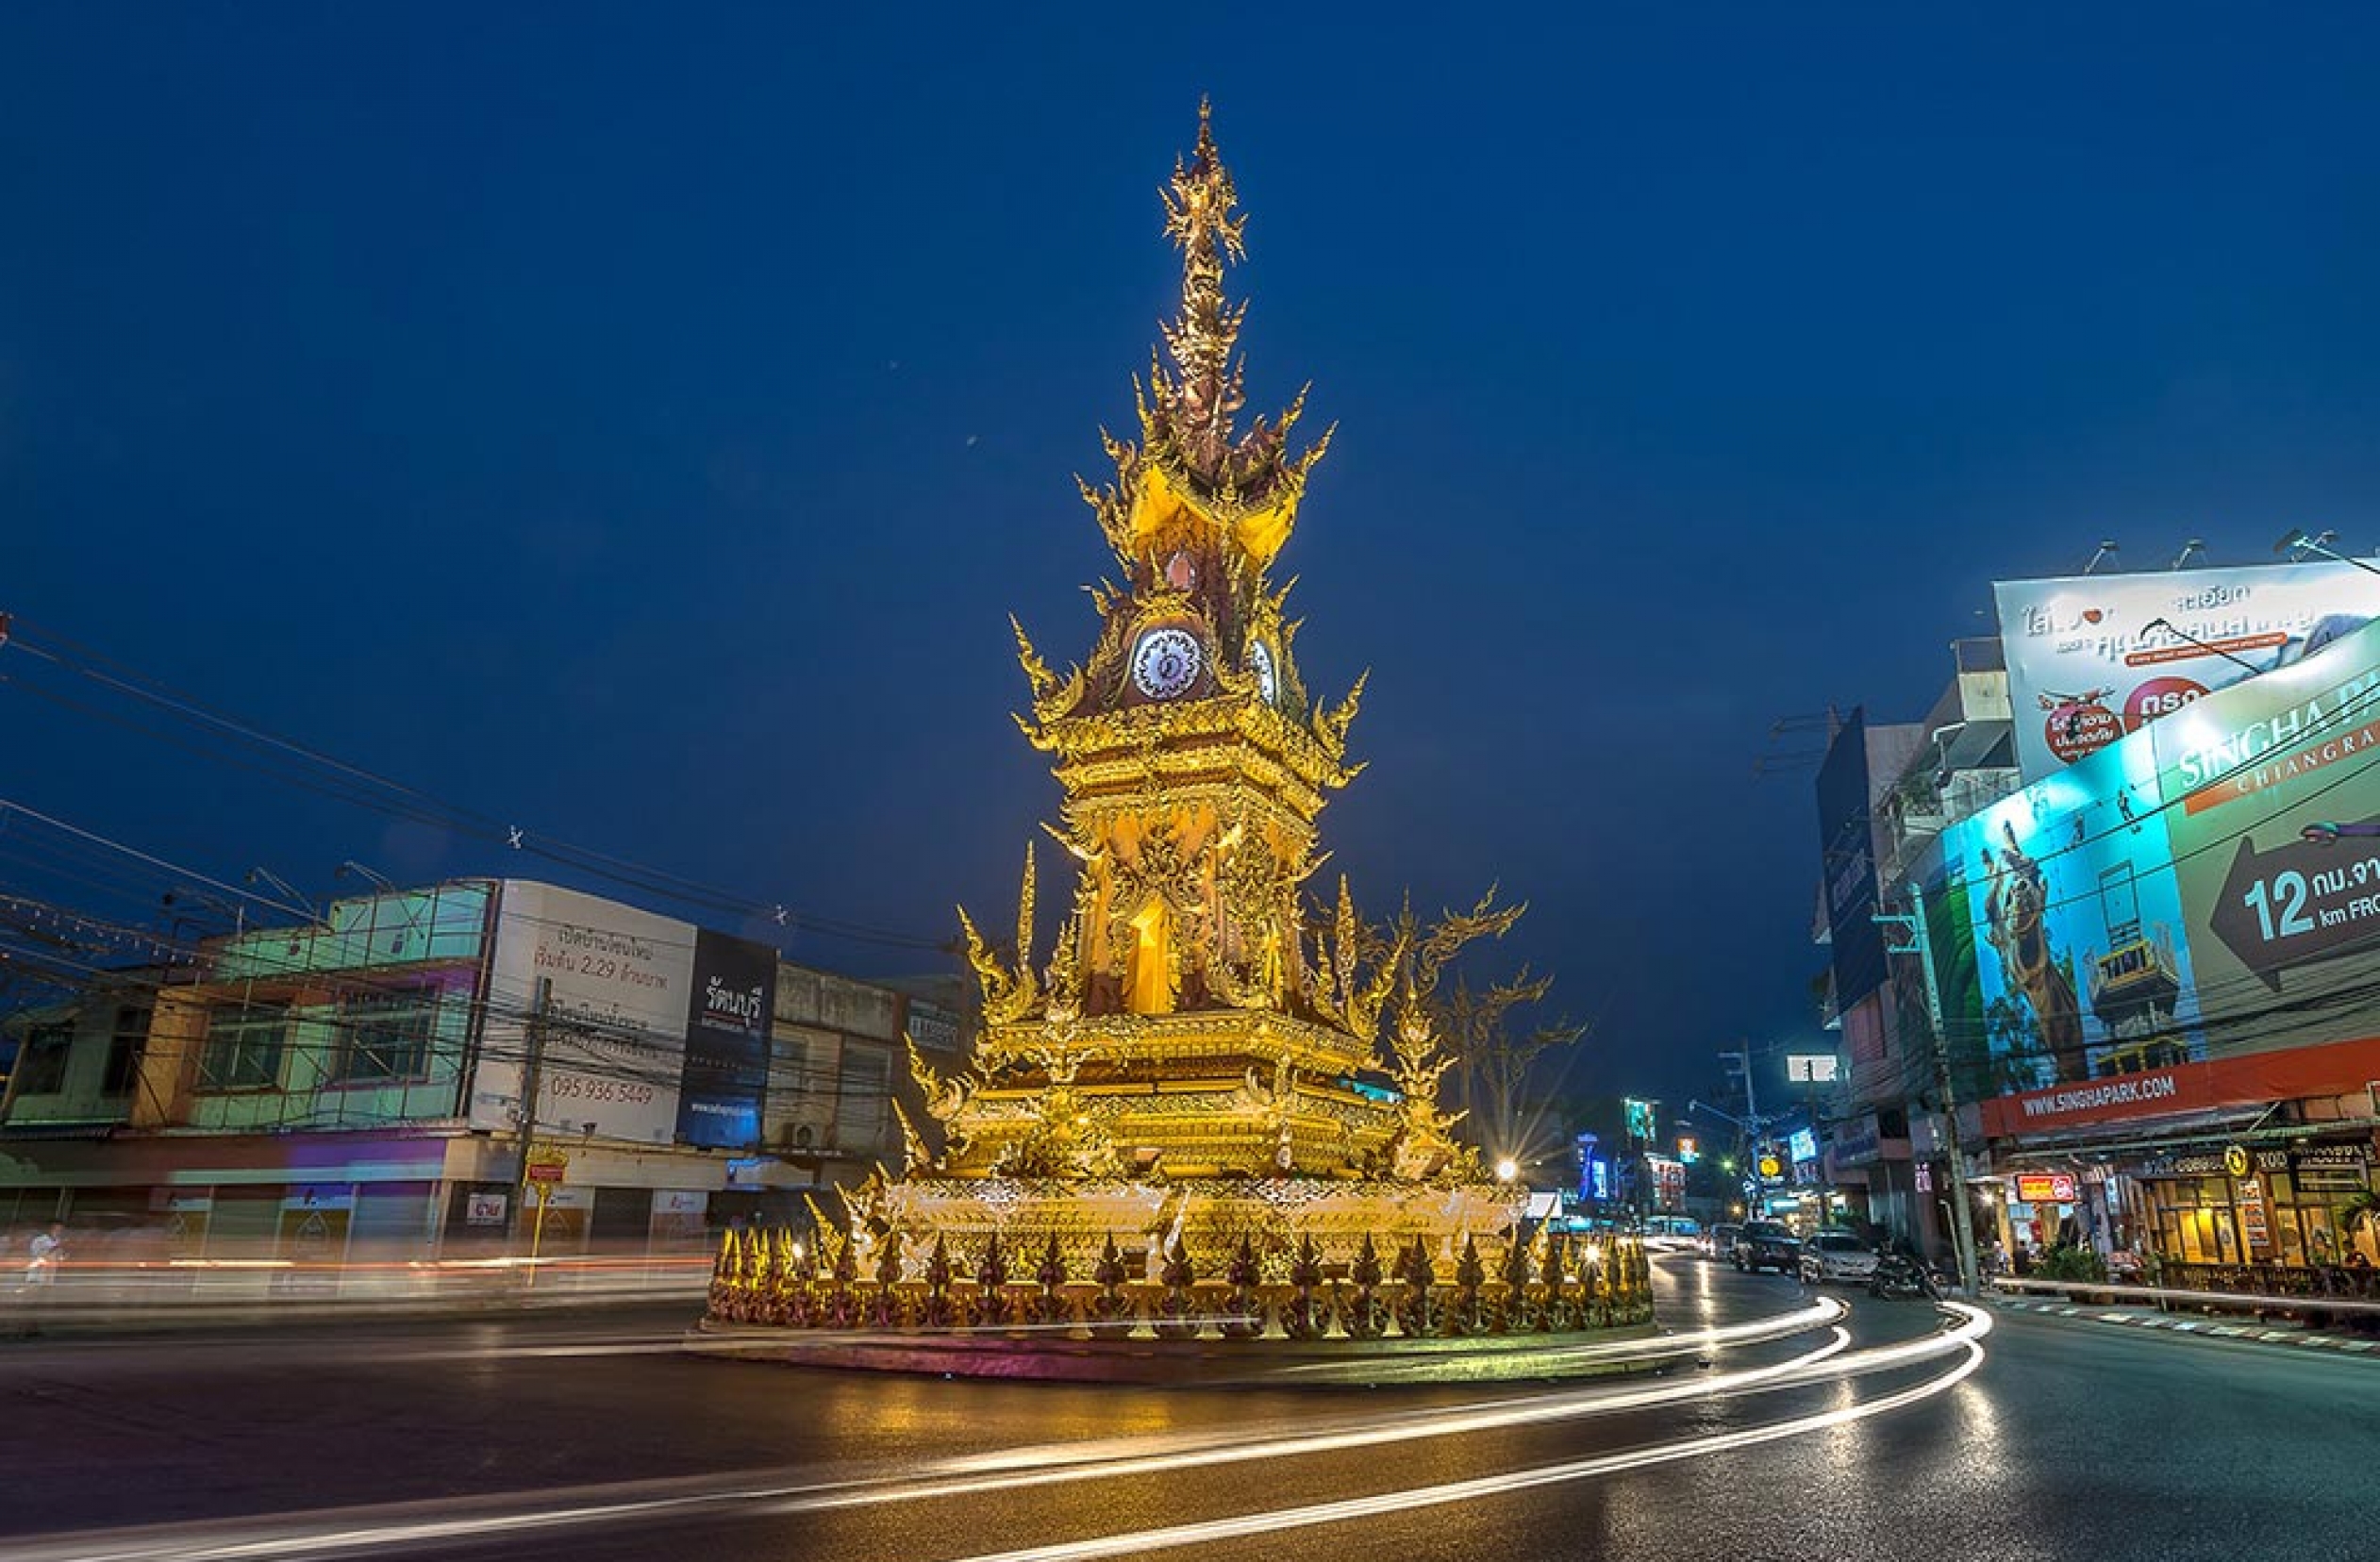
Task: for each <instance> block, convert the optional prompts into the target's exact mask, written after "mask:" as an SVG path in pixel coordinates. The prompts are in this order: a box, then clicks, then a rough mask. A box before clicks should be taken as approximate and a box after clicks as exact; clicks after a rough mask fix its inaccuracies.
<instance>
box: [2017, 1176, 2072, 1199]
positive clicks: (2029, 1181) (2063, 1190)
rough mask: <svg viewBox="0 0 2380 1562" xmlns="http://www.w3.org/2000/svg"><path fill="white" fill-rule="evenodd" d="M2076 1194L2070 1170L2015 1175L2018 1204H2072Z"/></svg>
mask: <svg viewBox="0 0 2380 1562" xmlns="http://www.w3.org/2000/svg"><path fill="white" fill-rule="evenodd" d="M2077 1196H2078V1195H2077V1190H2076V1188H2075V1187H2074V1174H2073V1173H2072V1172H2021V1173H2019V1174H2018V1176H2017V1203H2019V1204H2072V1203H2074V1202H2075V1199H2076V1197H2077Z"/></svg>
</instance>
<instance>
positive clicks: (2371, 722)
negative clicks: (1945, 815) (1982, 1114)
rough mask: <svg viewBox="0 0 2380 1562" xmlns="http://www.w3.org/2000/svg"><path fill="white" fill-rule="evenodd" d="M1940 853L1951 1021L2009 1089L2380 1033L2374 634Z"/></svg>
mask: <svg viewBox="0 0 2380 1562" xmlns="http://www.w3.org/2000/svg"><path fill="white" fill-rule="evenodd" d="M2372 584H2373V585H2374V586H2380V581H2373V582H2372ZM2330 825H2338V826H2339V827H2340V828H2339V830H2338V833H2336V834H2335V835H2334V834H2333V833H2332V832H2331V831H2330V830H2329V829H2327V828H2322V826H2330ZM2367 831H2369V832H2370V833H2369V834H2366V833H2365V832H2367ZM1940 849H1941V853H1942V863H1941V867H1942V879H1941V881H1940V882H1941V885H1942V887H1943V888H1942V893H1944V894H1945V895H1947V896H1950V897H1955V898H1956V900H1957V901H1958V904H1959V907H1960V908H1961V909H1963V910H1964V912H1965V913H1966V915H1965V919H1964V920H1965V921H1966V922H1967V923H1968V924H1969V926H1970V927H1971V928H1972V955H1973V961H1972V977H1970V976H1969V975H1968V973H1967V971H1966V970H1964V969H1962V970H1961V971H1960V972H1959V975H1960V978H1961V979H1960V980H1959V981H1958V983H1957V984H1956V986H1957V987H1959V988H1961V989H1965V990H1963V991H1957V992H1955V993H1954V994H1953V997H1954V1004H1953V1008H1954V1014H1953V1015H1952V1016H1951V1017H1950V1023H1951V1024H1952V1026H1953V1027H1954V1037H1955V1039H1957V1040H1959V1041H1961V1042H1962V1043H1967V1045H1964V1046H1962V1048H1961V1050H1962V1052H1964V1053H1965V1054H1966V1055H1968V1056H1970V1057H1972V1056H1973V1055H1974V1053H1973V1049H1972V1043H1974V1042H1976V1041H1980V1042H1981V1043H1982V1047H1983V1049H1984V1050H1985V1052H1986V1053H1987V1054H1988V1055H1989V1060H1990V1066H1991V1072H1992V1076H1993V1078H1992V1088H1993V1089H1994V1090H1995V1091H1997V1092H2002V1093H2006V1092H2010V1091H2018V1090H2025V1089H2032V1088H2039V1087H2043V1086H2050V1085H2057V1084H2064V1083H2068V1082H2071V1081H2077V1080H2085V1079H2097V1078H2104V1077H2107V1076H2110V1075H2116V1074H2126V1073H2136V1072H2142V1071H2146V1070H2153V1069H2160V1068H2165V1067H2169V1066H2171V1065H2173V1064H2178V1063H2184V1062H2195V1061H2200V1060H2203V1059H2205V1058H2206V1057H2208V1056H2210V1055H2214V1056H2220V1055H2225V1054H2231V1053H2241V1052H2256V1051H2265V1050H2270V1049H2274V1048H2280V1047H2288V1046H2300V1045H2308V1044H2312V1043H2316V1042H2322V1041H2332V1040H2340V1039H2351V1038H2361V1037H2366V1036H2372V1035H2375V1034H2380V625H2372V626H2371V627H2366V628H2359V629H2352V630H2349V631H2347V632H2346V633H2345V634H2344V636H2343V637H2341V638H2338V639H2336V640H2332V641H2330V642H2329V643H2327V644H2326V645H2324V646H2317V647H2315V648H2314V649H2312V650H2311V651H2310V652H2309V653H2308V654H2305V655H2303V656H2297V657H2294V658H2291V659H2289V660H2288V661H2286V662H2285V663H2284V664H2283V665H2281V666H2279V667H2278V668H2276V669H2275V670H2273V671H2272V672H2269V673H2263V674H2262V675H2260V676H2258V677H2255V678H2247V679H2243V680H2241V681H2240V682H2239V683H2237V684H2234V685H2232V686H2231V687H2229V688H2224V689H2218V690H2209V691H2208V692H2206V693H2205V695H2204V696H2202V697H2198V698H2195V699H2193V700H2191V701H2190V702H2189V703H2188V704H2187V706H2185V707H2184V708H2182V709H2179V710H2177V711H2175V712H2173V713H2172V714H2171V715H2169V716H2167V717H2165V718H2163V719H2161V720H2159V721H2156V722H2155V723H2150V724H2148V725H2146V726H2145V727H2143V728H2142V729H2141V730H2139V731H2135V732H2132V733H2130V734H2128V735H2126V736H2124V737H2122V738H2121V739H2118V740H2117V741H2115V742H2113V743H2111V744H2109V745H2107V746H2105V747H2104V748H2101V749H2099V750H2097V751H2096V752H2093V753H2091V754H2089V755H2085V756H2079V757H2077V758H2076V759H2075V760H2074V761H2073V762H2072V764H2069V765H2065V766H2063V767H2062V768H2061V769H2060V770H2059V771H2058V773H2055V774H2054V775H2052V776H2050V777H2049V778H2048V779H2046V780H2042V781H2037V782H2035V783H2034V784H2032V785H2031V786H2028V787H2026V788H2024V789H2022V790H2021V791H2019V792H2017V793H2015V794H2014V795H2012V796H2009V797H2007V798H2005V799H2003V800H2002V801H2001V802H1999V803H1998V804H1996V805H1994V806H1992V807H1990V808H1988V809H1985V810H1984V811H1982V812H1980V813H1977V814H1975V815H1973V816H1972V817H1970V818H1968V819H1966V820H1964V821H1961V822H1960V823H1958V824H1956V825H1954V826H1952V827H1951V828H1950V829H1949V830H1946V831H1945V832H1943V835H1942V837H1941V839H1940ZM1961 953H1962V954H1963V953H1965V952H1964V951H1961ZM1962 965H1963V962H1962ZM1961 1011H1963V1012H1961ZM1962 1028H1963V1034H1962Z"/></svg>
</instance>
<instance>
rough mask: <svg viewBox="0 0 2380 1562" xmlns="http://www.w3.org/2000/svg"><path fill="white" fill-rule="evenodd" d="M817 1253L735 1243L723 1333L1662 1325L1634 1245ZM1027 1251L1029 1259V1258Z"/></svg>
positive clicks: (788, 1244) (1391, 1331) (1390, 1334)
mask: <svg viewBox="0 0 2380 1562" xmlns="http://www.w3.org/2000/svg"><path fill="white" fill-rule="evenodd" d="M823 1245H824V1248H825V1249H826V1251H824V1252H823V1253H822V1252H820V1251H817V1250H813V1249H805V1248H803V1247H801V1246H800V1245H799V1244H797V1243H795V1242H794V1241H793V1240H792V1239H791V1237H789V1236H787V1235H785V1234H783V1233H778V1234H777V1235H776V1236H774V1238H772V1237H771V1236H769V1235H768V1234H765V1233H757V1232H755V1233H743V1234H738V1233H733V1232H731V1233H728V1234H727V1236H726V1237H725V1238H724V1240H723V1241H722V1243H721V1246H720V1252H719V1257H718V1260H717V1262H716V1264H715V1265H714V1266H713V1268H712V1272H711V1283H710V1308H709V1315H708V1321H710V1322H712V1323H715V1324H726V1325H756V1326H768V1327H774V1328H788V1329H831V1330H857V1331H867V1332H873V1333H887V1332H890V1333H904V1334H917V1333H944V1332H950V1331H956V1330H978V1331H1004V1330H1015V1331H1020V1332H1023V1331H1026V1330H1041V1331H1062V1332H1063V1333H1065V1334H1066V1335H1067V1336H1068V1337H1070V1338H1076V1339H1173V1340H1193V1339H1225V1340H1256V1339H1267V1338H1270V1339H1292V1340H1323V1339H1350V1340H1379V1339H1408V1340H1420V1339H1466V1338H1488V1337H1495V1336H1515V1335H1532V1334H1545V1335H1552V1334H1570V1333H1575V1332H1579V1331H1582V1330H1588V1329H1603V1328H1613V1327H1620V1326H1625V1325H1629V1324H1638V1323H1646V1322H1650V1321H1652V1318H1653V1295H1652V1288H1651V1283H1650V1273H1649V1271H1648V1269H1647V1267H1646V1263H1645V1256H1644V1247H1643V1244H1642V1243H1640V1242H1639V1241H1638V1240H1637V1239H1636V1238H1629V1237H1606V1238H1601V1239H1598V1240H1593V1241H1586V1240H1578V1239H1574V1238H1550V1239H1541V1240H1540V1242H1539V1243H1537V1244H1536V1245H1535V1247H1534V1249H1533V1248H1532V1247H1531V1246H1530V1245H1526V1244H1522V1243H1511V1244H1507V1245H1505V1246H1504V1248H1503V1252H1502V1254H1501V1256H1500V1259H1499V1260H1498V1261H1497V1262H1496V1263H1495V1264H1494V1265H1493V1266H1492V1268H1491V1266H1490V1262H1489V1261H1488V1260H1487V1259H1486V1258H1483V1256H1482V1255H1481V1254H1480V1252H1479V1249H1478V1246H1477V1244H1476V1242H1475V1241H1471V1240H1466V1241H1465V1242H1464V1244H1463V1247H1462V1250H1461V1252H1460V1253H1458V1254H1456V1255H1455V1256H1454V1257H1453V1259H1452V1260H1451V1261H1449V1260H1447V1259H1444V1258H1438V1257H1433V1256H1432V1255H1431V1254H1430V1252H1429V1250H1428V1246H1427V1244H1426V1243H1424V1242H1423V1241H1421V1240H1420V1239H1418V1238H1417V1239H1415V1240H1414V1241H1413V1242H1412V1243H1410V1244H1409V1245H1407V1246H1406V1247H1405V1248H1403V1249H1393V1248H1391V1249H1383V1248H1382V1247H1381V1246H1380V1245H1379V1244H1378V1243H1376V1242H1374V1241H1373V1239H1372V1238H1368V1237H1367V1238H1365V1239H1364V1242H1363V1245H1362V1247H1361V1249H1360V1250H1359V1251H1358V1252H1357V1253H1356V1256H1355V1258H1354V1260H1353V1261H1352V1262H1349V1263H1343V1264H1327V1263H1325V1262H1324V1261H1323V1258H1322V1255H1321V1254H1320V1252H1319V1251H1318V1250H1317V1249H1316V1248H1315V1246H1314V1244H1313V1241H1312V1240H1311V1238H1307V1239H1306V1240H1305V1241H1302V1242H1301V1243H1300V1244H1299V1246H1298V1248H1297V1249H1296V1250H1294V1251H1293V1252H1292V1253H1291V1254H1290V1256H1289V1261H1288V1263H1287V1265H1286V1267H1285V1268H1283V1269H1281V1271H1280V1272H1279V1273H1278V1275H1277V1277H1268V1276H1267V1275H1266V1273H1265V1272H1264V1271H1265V1269H1266V1267H1267V1266H1266V1265H1265V1264H1263V1263H1262V1262H1260V1261H1259V1258H1258V1255H1257V1252H1256V1250H1255V1248H1254V1245H1253V1244H1252V1243H1250V1242H1248V1241H1246V1240H1244V1239H1243V1240H1242V1241H1241V1243H1240V1247H1239V1249H1238V1251H1236V1252H1233V1253H1228V1254H1223V1255H1203V1257H1202V1258H1201V1259H1200V1260H1198V1261H1193V1258H1192V1255H1190V1252H1189V1251H1188V1250H1187V1249H1186V1248H1185V1247H1184V1246H1183V1245H1182V1243H1181V1242H1179V1241H1178V1240H1177V1241H1176V1242H1175V1243H1174V1244H1173V1248H1172V1249H1171V1250H1170V1251H1169V1252H1167V1253H1165V1254H1163V1255H1161V1256H1160V1255H1150V1260H1149V1263H1148V1264H1147V1266H1146V1271H1145V1272H1143V1273H1141V1274H1140V1275H1137V1276H1136V1275H1134V1274H1132V1273H1131V1266H1130V1265H1128V1263H1127V1262H1126V1259H1125V1256H1124V1255H1123V1253H1122V1252H1121V1251H1120V1250H1119V1249H1118V1248H1117V1247H1116V1245H1115V1243H1114V1242H1113V1241H1112V1240H1110V1241H1109V1242H1107V1245H1106V1247H1105V1249H1104V1251H1103V1252H1102V1253H1101V1255H1099V1257H1098V1259H1097V1260H1096V1261H1095V1262H1093V1263H1092V1264H1091V1265H1090V1267H1089V1270H1088V1272H1075V1271H1073V1268H1072V1267H1071V1266H1070V1265H1069V1263H1068V1261H1067V1257H1066V1255H1065V1253H1064V1252H1063V1250H1062V1249H1061V1247H1060V1246H1059V1244H1058V1242H1057V1238H1055V1237H1052V1238H1049V1239H1048V1240H1047V1241H1045V1242H1044V1243H1043V1244H1042V1245H1041V1247H1040V1248H1039V1249H1038V1250H1024V1251H1021V1250H1017V1249H1011V1248H1007V1247H1004V1246H1003V1245H1002V1244H1001V1242H1000V1241H999V1239H998V1238H996V1237H995V1238H992V1239H991V1240H990V1243H989V1244H988V1245H987V1246H986V1248H985V1250H984V1252H983V1254H982V1255H981V1256H980V1257H979V1258H978V1259H976V1260H975V1262H974V1264H973V1266H972V1271H971V1269H970V1267H969V1266H967V1265H965V1264H962V1263H961V1262H960V1261H959V1260H958V1259H957V1258H956V1257H955V1256H954V1255H952V1254H951V1252H950V1250H949V1247H948V1245H947V1243H946V1242H944V1241H943V1240H942V1239H940V1238H937V1239H936V1241H935V1243H934V1246H933V1249H932V1250H931V1252H930V1253H929V1254H928V1255H926V1256H925V1259H924V1263H923V1265H922V1266H920V1270H919V1272H916V1273H914V1274H912V1273H910V1272H909V1271H908V1266H907V1265H906V1264H905V1263H904V1262H903V1261H902V1257H901V1255H900V1252H899V1249H898V1246H897V1244H893V1243H889V1242H888V1243H884V1244H881V1251H880V1252H878V1253H877V1254H876V1255H875V1261H874V1266H873V1270H872V1271H863V1268H862V1265H861V1262H860V1255H859V1254H858V1253H857V1249H856V1247H855V1245H854V1244H853V1243H852V1242H851V1241H850V1240H849V1239H848V1238H842V1239H840V1240H838V1238H836V1236H835V1234H833V1233H829V1234H827V1235H826V1237H825V1238H824V1239H823ZM1028 1249H1029V1244H1028Z"/></svg>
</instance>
